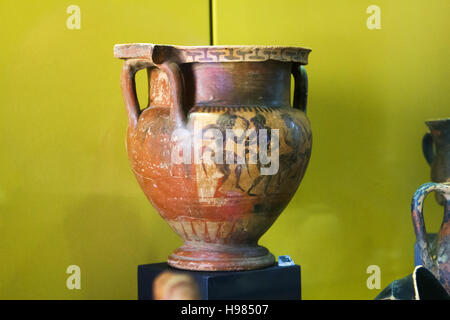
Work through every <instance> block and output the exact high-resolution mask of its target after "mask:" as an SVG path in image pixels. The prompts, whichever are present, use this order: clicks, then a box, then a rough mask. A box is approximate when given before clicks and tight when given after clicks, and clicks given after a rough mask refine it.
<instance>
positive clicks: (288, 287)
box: [138, 263, 301, 300]
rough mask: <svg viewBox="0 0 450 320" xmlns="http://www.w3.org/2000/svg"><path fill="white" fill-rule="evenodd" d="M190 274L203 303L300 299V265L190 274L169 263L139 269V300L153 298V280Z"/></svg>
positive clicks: (143, 266) (193, 272) (190, 272)
mask: <svg viewBox="0 0 450 320" xmlns="http://www.w3.org/2000/svg"><path fill="white" fill-rule="evenodd" d="M166 270H170V271H172V272H181V273H187V274H189V275H190V276H192V277H193V278H194V280H195V281H196V282H197V284H198V287H199V291H200V297H201V299H203V300H220V299H223V300H246V299H248V300H279V299H282V300H300V299H301V277H300V266H298V265H291V266H284V267H280V266H273V267H268V268H264V269H258V270H250V271H216V272H203V271H187V270H179V269H174V268H172V267H170V266H168V265H167V263H154V264H144V265H140V266H138V298H139V300H152V299H153V292H152V287H153V281H154V280H155V278H156V277H157V276H158V275H159V274H160V273H161V272H163V271H166Z"/></svg>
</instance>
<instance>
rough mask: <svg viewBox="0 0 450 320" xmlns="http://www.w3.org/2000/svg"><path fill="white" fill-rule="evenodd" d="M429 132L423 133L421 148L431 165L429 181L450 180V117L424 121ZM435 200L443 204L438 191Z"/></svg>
mask: <svg viewBox="0 0 450 320" xmlns="http://www.w3.org/2000/svg"><path fill="white" fill-rule="evenodd" d="M425 123H426V124H427V126H428V128H429V129H430V132H427V133H425V135H424V137H423V140H422V149H423V154H424V156H425V159H426V160H427V162H428V163H429V165H430V166H431V181H433V182H450V118H447V119H438V120H429V121H426V122H425ZM436 200H437V202H438V203H439V204H441V205H444V203H445V201H444V199H443V198H442V196H441V195H440V194H439V193H436Z"/></svg>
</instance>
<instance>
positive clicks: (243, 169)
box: [115, 44, 312, 270]
mask: <svg viewBox="0 0 450 320" xmlns="http://www.w3.org/2000/svg"><path fill="white" fill-rule="evenodd" d="M308 53H309V50H308V49H302V48H281V47H215V46H212V47H175V46H158V45H152V44H136V45H133V44H131V45H118V46H116V47H115V55H116V57H118V58H122V59H125V64H124V71H123V73H122V91H123V95H124V100H125V104H126V107H127V111H128V116H129V126H128V133H127V149H128V156H129V159H130V163H131V167H132V169H133V172H134V174H135V176H136V178H137V180H138V182H139V184H140V186H141V188H142V190H143V191H144V193H145V195H146V196H147V198H148V199H149V200H150V202H151V203H152V204H153V206H154V207H155V208H156V209H157V211H158V212H159V214H160V215H161V216H162V217H163V218H164V219H165V220H166V221H167V222H168V223H169V225H170V226H171V227H172V229H173V230H174V231H175V232H176V233H177V234H178V235H179V236H180V237H182V238H183V240H184V245H183V246H182V247H180V248H178V249H177V250H175V251H174V252H173V253H172V254H171V255H170V256H169V259H168V263H169V265H171V266H173V267H176V268H181V269H190V270H249V269H256V268H262V267H266V266H270V265H272V264H274V263H275V259H274V256H273V255H272V254H271V253H270V252H269V251H268V250H267V249H266V248H264V247H262V246H259V245H258V239H259V238H260V237H261V236H262V235H263V234H264V233H265V232H266V231H267V229H268V228H269V227H270V226H271V225H272V224H273V222H274V221H275V219H276V218H277V217H278V216H279V214H280V213H281V212H282V210H283V209H284V208H285V206H286V205H287V204H288V202H289V201H290V199H291V198H292V196H293V195H294V193H295V192H296V190H297V188H298V186H299V184H300V181H301V180H302V177H303V175H304V173H305V170H306V167H307V164H308V161H309V158H310V154H311V143H312V137H311V128H310V124H309V121H308V119H307V117H306V114H305V111H306V92H307V85H306V81H307V80H306V73H305V72H304V69H303V67H302V65H304V64H306V62H307V61H306V58H307V56H308ZM143 68H145V69H147V71H148V79H149V103H148V106H147V108H145V109H143V110H141V109H140V108H139V104H138V102H137V99H136V94H135V84H134V74H135V72H136V71H137V70H139V69H143ZM291 74H293V75H294V78H295V88H296V89H295V92H294V103H293V105H294V107H292V106H291V100H290V97H291V95H290V82H291Z"/></svg>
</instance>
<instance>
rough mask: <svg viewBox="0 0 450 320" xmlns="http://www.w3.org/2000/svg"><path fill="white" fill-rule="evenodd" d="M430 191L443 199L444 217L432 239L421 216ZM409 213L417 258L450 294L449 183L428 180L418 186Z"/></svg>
mask: <svg viewBox="0 0 450 320" xmlns="http://www.w3.org/2000/svg"><path fill="white" fill-rule="evenodd" d="M431 192H436V193H439V194H440V195H441V196H442V199H443V200H444V218H443V220H442V225H441V228H440V230H439V232H438V234H437V237H436V238H434V239H431V238H430V237H429V235H428V234H427V231H426V229H425V222H424V218H423V203H424V200H425V198H426V196H427V195H428V194H429V193H431ZM411 215H412V221H413V226H414V231H415V233H416V249H417V251H418V252H417V253H418V255H419V257H418V258H419V259H420V260H421V264H423V266H424V267H425V268H427V269H428V270H430V271H431V272H432V273H433V274H434V276H435V277H436V278H437V279H438V280H439V282H440V283H441V284H442V286H443V287H444V288H445V290H447V293H449V294H450V259H449V256H450V183H448V182H447V183H434V182H430V183H425V184H424V185H422V186H420V187H419V188H418V189H417V190H416V192H415V193H414V196H413V198H412V202H411Z"/></svg>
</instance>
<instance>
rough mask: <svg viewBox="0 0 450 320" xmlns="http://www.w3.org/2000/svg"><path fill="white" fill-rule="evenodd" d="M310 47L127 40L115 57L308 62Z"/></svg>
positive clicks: (189, 60)
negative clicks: (201, 44) (155, 42)
mask: <svg viewBox="0 0 450 320" xmlns="http://www.w3.org/2000/svg"><path fill="white" fill-rule="evenodd" d="M310 52H311V49H309V48H305V47H294V46H278V45H214V46H179V45H167V44H153V43H128V44H116V45H115V46H114V57H116V58H119V59H137V58H144V59H145V58H146V59H151V60H152V61H154V62H155V63H161V62H162V61H166V60H171V61H175V62H179V63H192V62H201V63H208V62H262V61H267V60H275V61H281V62H298V63H300V64H302V65H306V64H308V55H309V53H310Z"/></svg>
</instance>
